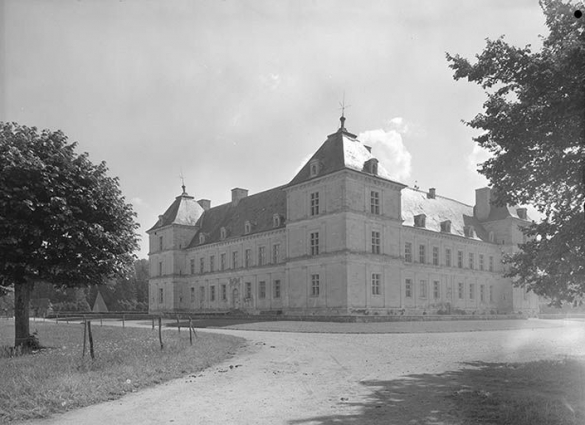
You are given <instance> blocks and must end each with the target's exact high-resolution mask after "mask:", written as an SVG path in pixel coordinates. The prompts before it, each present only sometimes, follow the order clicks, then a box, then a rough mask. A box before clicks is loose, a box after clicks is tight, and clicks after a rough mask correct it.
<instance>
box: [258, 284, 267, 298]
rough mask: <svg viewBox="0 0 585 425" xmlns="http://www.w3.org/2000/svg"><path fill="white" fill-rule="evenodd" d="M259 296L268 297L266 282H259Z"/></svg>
mask: <svg viewBox="0 0 585 425" xmlns="http://www.w3.org/2000/svg"><path fill="white" fill-rule="evenodd" d="M258 298H266V282H264V281H261V282H259V283H258Z"/></svg>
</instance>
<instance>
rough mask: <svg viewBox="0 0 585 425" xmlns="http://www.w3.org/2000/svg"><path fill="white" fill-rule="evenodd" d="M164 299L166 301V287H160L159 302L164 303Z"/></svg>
mask: <svg viewBox="0 0 585 425" xmlns="http://www.w3.org/2000/svg"><path fill="white" fill-rule="evenodd" d="M163 301H164V289H163V288H160V289H159V290H158V302H159V303H160V304H162V303H163Z"/></svg>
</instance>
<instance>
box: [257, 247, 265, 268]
mask: <svg viewBox="0 0 585 425" xmlns="http://www.w3.org/2000/svg"><path fill="white" fill-rule="evenodd" d="M265 257H266V248H265V247H263V246H259V247H258V265H259V266H263V265H264V262H265Z"/></svg>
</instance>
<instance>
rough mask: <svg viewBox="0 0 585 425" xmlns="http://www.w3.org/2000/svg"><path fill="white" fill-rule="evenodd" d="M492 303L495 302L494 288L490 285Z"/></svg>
mask: <svg viewBox="0 0 585 425" xmlns="http://www.w3.org/2000/svg"><path fill="white" fill-rule="evenodd" d="M490 302H491V303H493V302H494V287H493V286H492V285H490Z"/></svg>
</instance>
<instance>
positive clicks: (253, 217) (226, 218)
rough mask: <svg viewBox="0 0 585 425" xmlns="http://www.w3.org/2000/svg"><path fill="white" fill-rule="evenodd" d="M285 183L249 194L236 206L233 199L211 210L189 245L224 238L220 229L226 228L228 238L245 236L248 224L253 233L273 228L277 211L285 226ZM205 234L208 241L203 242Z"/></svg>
mask: <svg viewBox="0 0 585 425" xmlns="http://www.w3.org/2000/svg"><path fill="white" fill-rule="evenodd" d="M284 188H285V186H279V187H276V188H274V189H270V190H266V191H264V192H260V193H256V194H254V195H250V196H246V197H245V198H242V199H240V201H239V202H238V203H237V204H236V205H234V204H233V203H232V202H230V203H227V204H222V205H218V206H217V207H213V208H210V209H208V210H207V211H205V212H204V213H203V215H202V216H201V218H200V219H199V222H198V225H199V227H200V229H199V231H198V232H197V234H195V237H194V238H193V240H192V241H191V243H190V244H189V248H192V247H195V246H199V245H204V244H208V243H214V242H219V241H220V240H221V237H220V236H221V234H220V229H221V228H222V227H225V229H226V233H227V235H226V239H230V238H235V237H240V236H243V235H244V223H245V222H246V221H249V222H250V224H251V225H252V228H251V231H250V233H249V234H254V233H259V232H265V231H267V230H272V229H274V228H275V227H274V226H273V217H274V214H278V215H279V216H280V226H278V228H280V227H284V225H285V216H286V193H285V191H284V190H283V189H284ZM201 233H203V234H204V235H205V242H204V243H203V244H200V243H199V235H200V234H201Z"/></svg>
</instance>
